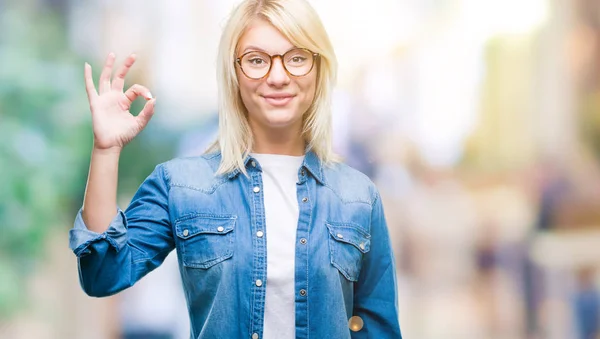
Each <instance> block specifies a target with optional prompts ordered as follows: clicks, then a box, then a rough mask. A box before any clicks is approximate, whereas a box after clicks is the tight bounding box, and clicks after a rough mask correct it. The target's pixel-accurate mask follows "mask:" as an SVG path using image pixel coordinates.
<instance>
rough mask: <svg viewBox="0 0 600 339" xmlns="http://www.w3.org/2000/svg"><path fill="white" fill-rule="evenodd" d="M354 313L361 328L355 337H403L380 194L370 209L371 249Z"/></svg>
mask: <svg viewBox="0 0 600 339" xmlns="http://www.w3.org/2000/svg"><path fill="white" fill-rule="evenodd" d="M353 316H358V317H360V319H362V322H363V327H362V329H360V330H358V331H356V332H354V331H351V334H352V338H353V339H359V338H386V339H387V338H394V339H397V338H402V335H401V334H400V324H399V320H398V298H397V282H396V265H395V260H394V254H393V251H392V246H391V241H390V236H389V232H388V228H387V223H386V220H385V216H384V211H383V205H382V203H381V198H380V196H379V194H377V196H376V198H375V200H374V202H373V206H372V212H371V249H370V251H369V252H367V253H366V254H365V255H364V257H363V266H362V269H361V272H360V276H359V278H358V281H357V282H356V283H355V286H354V312H353Z"/></svg>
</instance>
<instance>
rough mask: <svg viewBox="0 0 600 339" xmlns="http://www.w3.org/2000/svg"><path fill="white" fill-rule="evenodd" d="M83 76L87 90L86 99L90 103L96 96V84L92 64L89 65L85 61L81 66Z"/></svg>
mask: <svg viewBox="0 0 600 339" xmlns="http://www.w3.org/2000/svg"><path fill="white" fill-rule="evenodd" d="M83 77H84V79H85V91H86V92H87V96H88V100H89V101H90V103H91V102H92V100H93V99H94V98H95V97H97V96H98V92H96V86H94V79H93V77H92V66H90V65H89V64H88V63H87V62H86V63H85V66H84V67H83Z"/></svg>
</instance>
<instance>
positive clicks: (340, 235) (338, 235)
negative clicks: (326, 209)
mask: <svg viewBox="0 0 600 339" xmlns="http://www.w3.org/2000/svg"><path fill="white" fill-rule="evenodd" d="M336 236H337V237H338V238H340V239H344V236H343V235H342V233H338V234H337V235H336Z"/></svg>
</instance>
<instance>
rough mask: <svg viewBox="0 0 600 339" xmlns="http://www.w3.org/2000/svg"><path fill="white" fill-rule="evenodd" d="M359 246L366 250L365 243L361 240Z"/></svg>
mask: <svg viewBox="0 0 600 339" xmlns="http://www.w3.org/2000/svg"><path fill="white" fill-rule="evenodd" d="M358 247H360V249H361V250H364V249H365V244H364V243H362V242H361V243H360V245H358Z"/></svg>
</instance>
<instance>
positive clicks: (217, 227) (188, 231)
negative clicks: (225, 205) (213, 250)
mask: <svg viewBox="0 0 600 339" xmlns="http://www.w3.org/2000/svg"><path fill="white" fill-rule="evenodd" d="M235 221H236V217H235V216H225V215H203V214H196V215H193V216H189V217H183V218H181V219H180V220H178V221H176V222H175V232H176V234H177V236H178V237H179V238H181V239H188V238H191V237H193V236H195V235H198V234H227V233H229V232H231V231H233V227H234V226H235Z"/></svg>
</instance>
